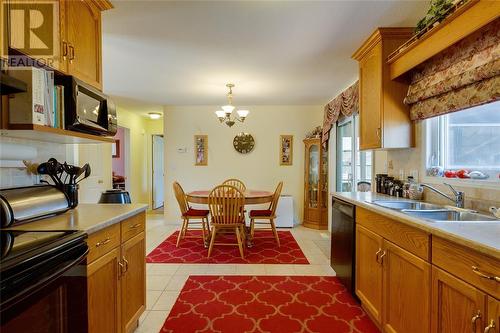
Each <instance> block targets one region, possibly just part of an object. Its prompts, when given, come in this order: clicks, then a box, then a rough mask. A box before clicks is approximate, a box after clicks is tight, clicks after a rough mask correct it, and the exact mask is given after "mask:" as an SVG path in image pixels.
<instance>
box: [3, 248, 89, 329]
mask: <svg viewBox="0 0 500 333" xmlns="http://www.w3.org/2000/svg"><path fill="white" fill-rule="evenodd" d="M87 253H88V247H87V245H86V244H85V243H83V244H78V245H76V246H73V247H71V248H70V249H66V250H65V251H64V253H60V254H58V255H57V256H56V260H54V257H52V258H51V259H50V260H46V261H45V262H44V261H42V262H41V263H40V265H38V264H37V265H35V266H38V267H32V268H30V269H24V270H23V271H21V272H19V273H18V274H14V275H13V276H14V277H15V280H14V281H13V283H12V285H11V286H10V287H11V290H8V289H7V290H5V293H4V295H5V296H6V297H5V299H3V300H2V307H1V312H0V322H1V327H0V332H2V333H11V332H12V333H13V332H26V333H29V332H33V333H34V332H36V333H39V332H40V333H49V332H50V333H59V332H61V333H62V332H68V333H69V332H82V333H83V332H87V331H88V324H87V276H86V268H85V266H84V265H83V264H84V259H85V257H86V255H87Z"/></svg>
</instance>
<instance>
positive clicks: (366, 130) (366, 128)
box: [359, 42, 383, 150]
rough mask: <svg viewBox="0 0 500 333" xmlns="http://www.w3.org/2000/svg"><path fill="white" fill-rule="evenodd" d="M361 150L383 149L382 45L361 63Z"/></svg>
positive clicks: (368, 53)
mask: <svg viewBox="0 0 500 333" xmlns="http://www.w3.org/2000/svg"><path fill="white" fill-rule="evenodd" d="M359 77H360V80H359V89H360V91H359V96H360V101H359V103H360V105H359V109H360V110H359V114H360V115H359V119H360V131H359V132H360V133H359V136H360V139H359V140H360V149H361V150H364V149H374V148H381V147H382V134H383V133H382V114H381V112H382V111H381V110H382V43H381V42H380V43H378V44H377V45H375V46H374V47H373V48H372V49H371V50H370V51H368V52H367V54H366V55H365V56H364V57H363V59H362V60H361V61H360V62H359Z"/></svg>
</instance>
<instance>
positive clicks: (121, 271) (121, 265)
mask: <svg viewBox="0 0 500 333" xmlns="http://www.w3.org/2000/svg"><path fill="white" fill-rule="evenodd" d="M118 266H120V269H119V270H118V271H119V272H118V276H122V275H123V273H125V271H124V269H125V266H124V265H123V263H122V262H121V261H118Z"/></svg>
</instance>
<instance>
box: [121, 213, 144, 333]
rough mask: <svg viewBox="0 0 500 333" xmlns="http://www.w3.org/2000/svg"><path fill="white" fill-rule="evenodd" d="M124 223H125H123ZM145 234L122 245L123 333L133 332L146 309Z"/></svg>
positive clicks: (142, 233)
mask: <svg viewBox="0 0 500 333" xmlns="http://www.w3.org/2000/svg"><path fill="white" fill-rule="evenodd" d="M122 223H123V222H122ZM145 256H146V241H145V234H144V232H141V233H140V234H138V235H136V236H134V237H133V238H131V239H130V240H128V241H126V242H125V243H123V245H122V262H123V263H124V271H123V275H122V284H121V293H122V332H124V333H128V332H133V331H134V330H135V328H136V327H137V323H138V320H139V317H140V315H141V314H142V313H143V312H144V310H145V309H146V265H145Z"/></svg>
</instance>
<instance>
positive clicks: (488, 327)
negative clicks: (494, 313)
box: [484, 319, 497, 333]
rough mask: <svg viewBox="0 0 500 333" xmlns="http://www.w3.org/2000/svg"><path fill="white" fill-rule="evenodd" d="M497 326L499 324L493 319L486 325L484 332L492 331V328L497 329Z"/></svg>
mask: <svg viewBox="0 0 500 333" xmlns="http://www.w3.org/2000/svg"><path fill="white" fill-rule="evenodd" d="M495 327H497V326H496V325H495V321H494V320H493V319H492V320H491V321H490V324H489V325H488V326H486V327H485V329H484V333H490V331H491V330H494V329H495Z"/></svg>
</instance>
